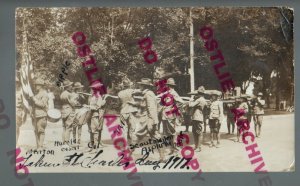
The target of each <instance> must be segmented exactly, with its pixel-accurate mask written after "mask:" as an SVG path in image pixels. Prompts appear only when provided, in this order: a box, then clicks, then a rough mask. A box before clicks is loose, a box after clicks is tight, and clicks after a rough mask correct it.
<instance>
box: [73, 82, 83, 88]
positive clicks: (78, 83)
mask: <svg viewBox="0 0 300 186" xmlns="http://www.w3.org/2000/svg"><path fill="white" fill-rule="evenodd" d="M82 87H84V86H83V85H82V84H81V83H80V82H76V83H74V87H73V88H74V89H77V88H82Z"/></svg>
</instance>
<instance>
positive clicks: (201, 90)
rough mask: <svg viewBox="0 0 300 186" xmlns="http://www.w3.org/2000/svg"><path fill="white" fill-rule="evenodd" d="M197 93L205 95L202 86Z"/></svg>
mask: <svg viewBox="0 0 300 186" xmlns="http://www.w3.org/2000/svg"><path fill="white" fill-rule="evenodd" d="M197 91H198V93H199V94H206V92H205V88H204V86H200V87H199V88H198V89H197Z"/></svg>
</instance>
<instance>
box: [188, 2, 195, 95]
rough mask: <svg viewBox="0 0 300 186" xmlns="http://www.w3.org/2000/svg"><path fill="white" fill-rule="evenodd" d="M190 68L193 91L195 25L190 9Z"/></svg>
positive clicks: (193, 88) (192, 88)
mask: <svg viewBox="0 0 300 186" xmlns="http://www.w3.org/2000/svg"><path fill="white" fill-rule="evenodd" d="M189 22H190V68H189V74H190V77H191V81H190V83H191V91H194V90H195V69H194V25H193V19H192V8H190V17H189Z"/></svg>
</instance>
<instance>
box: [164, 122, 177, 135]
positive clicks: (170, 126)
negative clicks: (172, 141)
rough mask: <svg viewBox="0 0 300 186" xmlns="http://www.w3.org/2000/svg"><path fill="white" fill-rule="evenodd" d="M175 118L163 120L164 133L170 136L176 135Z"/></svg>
mask: <svg viewBox="0 0 300 186" xmlns="http://www.w3.org/2000/svg"><path fill="white" fill-rule="evenodd" d="M175 122H176V121H175V119H172V120H162V126H163V135H165V136H170V135H175V133H176V131H175Z"/></svg>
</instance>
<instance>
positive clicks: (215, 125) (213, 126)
mask: <svg viewBox="0 0 300 186" xmlns="http://www.w3.org/2000/svg"><path fill="white" fill-rule="evenodd" d="M208 124H209V128H210V132H213V133H219V130H220V127H221V123H220V121H219V120H218V119H209V122H208Z"/></svg>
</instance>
